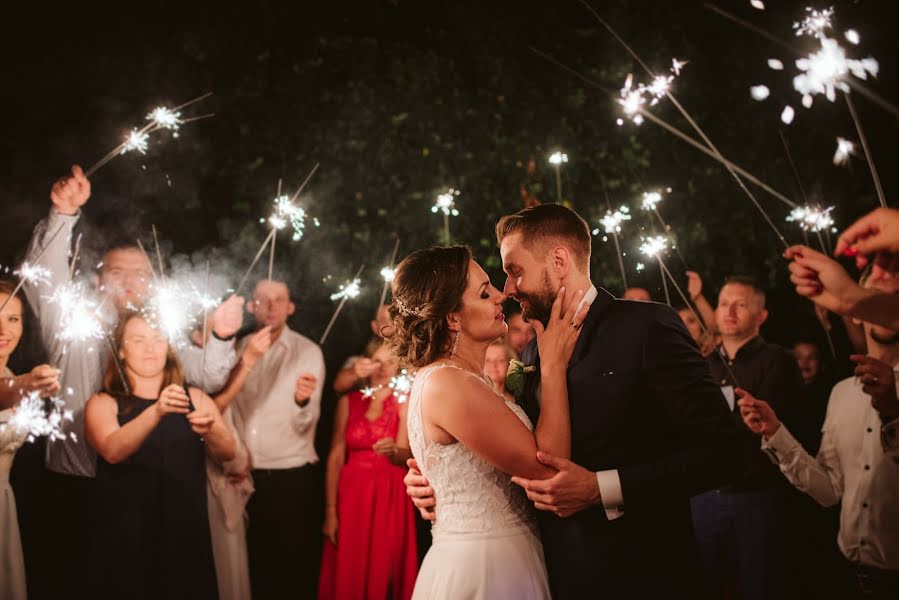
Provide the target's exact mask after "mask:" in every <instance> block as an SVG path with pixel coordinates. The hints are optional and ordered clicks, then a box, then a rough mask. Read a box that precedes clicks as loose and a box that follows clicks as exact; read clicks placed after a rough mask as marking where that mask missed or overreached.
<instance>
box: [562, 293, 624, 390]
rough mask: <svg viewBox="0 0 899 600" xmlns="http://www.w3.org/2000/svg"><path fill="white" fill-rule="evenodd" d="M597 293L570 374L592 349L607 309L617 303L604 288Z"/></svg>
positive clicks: (570, 367) (570, 366) (569, 368)
mask: <svg viewBox="0 0 899 600" xmlns="http://www.w3.org/2000/svg"><path fill="white" fill-rule="evenodd" d="M596 291H597V295H596V299H595V300H593V304H591V305H590V310H589V311H587V317H586V318H585V319H584V325H583V327H582V328H581V335H580V337H579V338H578V340H577V344H575V346H574V352H573V353H572V354H571V360H570V361H568V371H569V372H571V369H572V368H574V366H575V365H576V364H577V363H578V362H580V361H581V359H583V358H584V356H586V354H587V351H588V350H589V349H590V344H591V343H592V342H593V332H594V330H595V329H596V326H597V325H598V324H599V321H600V316H601V315H602V313H603V312H605V310H606V309H607V308H609V307H610V306H612V302H614V301H615V297H614V296H613V295H612V294H610V293H609V292H607V291H606V290H604V289H603V288H596Z"/></svg>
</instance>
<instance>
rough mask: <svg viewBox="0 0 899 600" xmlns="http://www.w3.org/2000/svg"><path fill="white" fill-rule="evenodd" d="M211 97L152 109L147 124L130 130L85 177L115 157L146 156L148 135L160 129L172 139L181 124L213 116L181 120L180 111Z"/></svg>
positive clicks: (202, 97) (176, 135)
mask: <svg viewBox="0 0 899 600" xmlns="http://www.w3.org/2000/svg"><path fill="white" fill-rule="evenodd" d="M211 95H212V92H209V93H207V94H203V95H202V96H199V97H197V98H194V99H193V100H190V101H189V102H185V103H184V104H182V105H180V106H176V107H175V108H167V107H165V106H159V107H157V108H155V109H153V110H152V111H150V113H149V114H148V115H147V116H146V121H147V124H146V125H144V126H143V127H140V128H137V127H134V128H132V129H131V131H130V132H129V133H128V135H127V136H126V137H125V139H124V141H122V143H121V144H119V145H118V146H116V147H115V148H113V149H112V150H111V151H110V152H109V153H108V154H107V155H106V156H104V157H103V158H101V159H100V160H99V161H97V162H96V163H94V165H93V166H92V167H90V168H89V169H88V170H87V171H85V173H84V175H85V177H90V176H91V175H93V174H94V173H95V172H96V171H97V170H98V169H99V168H100V167H102V166H103V165H105V164H106V163H108V162H109V161H111V160H112V159H113V158H115V157H116V156H122V155H124V154H128V153H129V152H135V151H136V152H138V153H140V154H146V153H147V148H148V147H149V142H150V134H152V133H155V132H157V131H160V130H162V129H166V130H168V131H171V132H172V137H178V130H179V129H180V128H181V126H182V125H183V124H185V123H190V122H191V121H199V120H200V119H206V118H209V117H212V116H214V115H212V114H207V115H201V116H199V117H190V118H187V119H182V118H181V109H183V108H186V107H188V106H190V105H191V104H194V103H196V102H199V101H201V100H204V99H206V98H208V97H209V96H211Z"/></svg>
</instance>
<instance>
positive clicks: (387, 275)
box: [381, 267, 396, 283]
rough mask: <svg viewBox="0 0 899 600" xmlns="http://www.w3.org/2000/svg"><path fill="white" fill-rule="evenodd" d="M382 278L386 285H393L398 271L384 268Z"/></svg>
mask: <svg viewBox="0 0 899 600" xmlns="http://www.w3.org/2000/svg"><path fill="white" fill-rule="evenodd" d="M381 277H383V278H384V283H392V282H393V278H394V277H396V269H394V268H393V267H384V268H383V269H381Z"/></svg>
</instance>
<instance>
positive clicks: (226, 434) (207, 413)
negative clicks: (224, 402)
mask: <svg viewBox="0 0 899 600" xmlns="http://www.w3.org/2000/svg"><path fill="white" fill-rule="evenodd" d="M190 398H191V400H193V403H194V411H193V412H191V413H188V415H187V420H188V422H190V427H191V429H193V431H194V433H196V434H197V435H199V436H200V437H202V438H203V443H205V444H206V452H207V453H208V454H209V456H211V457H212V458H213V459H214V460H216V461H218V462H220V463H224V462H227V461H229V460H233V459H234V457H235V456H236V455H237V442H236V441H235V440H234V436H233V435H232V434H231V431H230V430H229V429H228V426H227V425H225V422H224V420H223V419H222V415H221V413H220V412H219V409H218V407H217V406H216V405H215V402H213V401H212V398H210V397H209V396H207V395H206V393H205V392H204V391H202V390H201V389H199V388H190Z"/></svg>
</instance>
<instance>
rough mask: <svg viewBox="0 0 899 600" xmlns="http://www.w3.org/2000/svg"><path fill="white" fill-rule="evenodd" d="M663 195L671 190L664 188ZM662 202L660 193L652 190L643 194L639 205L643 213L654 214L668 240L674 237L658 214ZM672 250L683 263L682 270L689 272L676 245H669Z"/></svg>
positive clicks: (669, 226) (668, 226)
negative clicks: (649, 212)
mask: <svg viewBox="0 0 899 600" xmlns="http://www.w3.org/2000/svg"><path fill="white" fill-rule="evenodd" d="M664 191H665V193H669V194H670V193H671V188H666V189H665V190H664ZM661 201H662V192H661V191H659V190H653V191H651V192H643V201H642V203H641V204H640V208H642V209H643V210H645V211H652V212H653V213H655V216H656V218H657V219H658V220H659V224H660V225H661V226H662V229H663V230H664V231H665V233H666V235H668V236H669V238H672V237H673V235H674V231H673V230H672V229H671V225H669V224H668V223H666V222H665V219H663V218H662V213H660V212H659V202H661ZM671 247H672V249H673V250H674V251H675V252H677V256H678V258H680V261H681V263H683V265H684V268H685V269H687V270H689V267H688V266H687V261H686V260H685V259H684V255H683V254H681V251H680V249H679V248H678V247H677V244H672V245H671Z"/></svg>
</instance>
